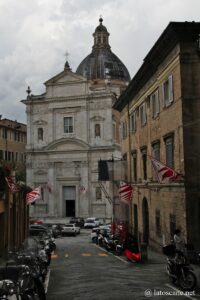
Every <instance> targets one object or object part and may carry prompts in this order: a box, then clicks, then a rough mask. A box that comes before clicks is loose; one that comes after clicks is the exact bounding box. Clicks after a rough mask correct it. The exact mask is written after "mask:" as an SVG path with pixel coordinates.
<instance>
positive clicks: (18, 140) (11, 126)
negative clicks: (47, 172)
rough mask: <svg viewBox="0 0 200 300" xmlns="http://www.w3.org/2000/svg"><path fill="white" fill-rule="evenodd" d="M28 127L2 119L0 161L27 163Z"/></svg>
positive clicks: (0, 121) (0, 118) (0, 127)
mask: <svg viewBox="0 0 200 300" xmlns="http://www.w3.org/2000/svg"><path fill="white" fill-rule="evenodd" d="M25 151H26V125H25V124H22V123H19V122H17V121H13V120H9V119H5V118H4V119H2V117H0V160H6V161H10V162H11V161H12V162H18V163H19V162H21V163H24V162H25Z"/></svg>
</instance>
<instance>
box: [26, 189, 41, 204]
mask: <svg viewBox="0 0 200 300" xmlns="http://www.w3.org/2000/svg"><path fill="white" fill-rule="evenodd" d="M37 200H42V197H41V188H40V186H39V187H37V188H35V189H34V190H32V191H31V192H30V193H27V194H26V204H31V203H34V202H35V201H37Z"/></svg>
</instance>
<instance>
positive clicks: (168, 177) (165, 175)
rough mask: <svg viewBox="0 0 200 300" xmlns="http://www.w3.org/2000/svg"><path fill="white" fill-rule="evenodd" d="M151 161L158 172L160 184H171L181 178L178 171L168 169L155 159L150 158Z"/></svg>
mask: <svg viewBox="0 0 200 300" xmlns="http://www.w3.org/2000/svg"><path fill="white" fill-rule="evenodd" d="M150 159H151V163H152V166H153V168H154V170H155V172H156V175H157V178H158V181H159V182H160V183H169V182H171V181H174V180H176V179H178V177H179V176H181V175H180V174H178V173H177V172H176V171H174V170H173V169H171V168H169V167H167V166H166V165H164V164H163V163H161V162H160V161H158V160H156V159H155V158H153V157H151V156H150Z"/></svg>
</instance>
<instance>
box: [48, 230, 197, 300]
mask: <svg viewBox="0 0 200 300" xmlns="http://www.w3.org/2000/svg"><path fill="white" fill-rule="evenodd" d="M56 241H57V250H56V252H55V255H54V256H53V259H52V264H51V273H50V279H49V285H48V293H47V300H78V299H81V300H129V299H130V300H134V299H139V300H140V299H148V298H149V299H151V298H152V297H147V296H151V295H152V293H153V294H154V295H153V298H155V299H157V300H159V299H162V300H165V299H171V300H175V299H176V300H177V299H188V298H189V299H199V298H198V297H197V295H196V296H193V295H190V296H187V297H186V296H184V295H179V296H175V295H166V294H165V295H162V296H161V295H158V294H159V293H167V292H168V293H179V291H178V290H177V287H173V286H171V285H170V283H169V280H168V278H167V275H166V274H165V261H164V260H162V259H160V260H155V259H154V258H153V259H150V260H149V262H148V263H145V264H138V263H135V264H132V263H129V262H127V261H126V260H125V259H124V258H123V257H116V256H114V255H112V254H109V253H107V252H105V251H104V250H103V249H101V248H99V247H98V246H96V245H95V244H93V243H91V241H90V231H88V230H87V231H86V230H82V232H81V234H80V235H78V236H76V237H64V238H60V239H57V240H56ZM145 291H147V292H146V294H147V295H146V296H145Z"/></svg>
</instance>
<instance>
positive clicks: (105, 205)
mask: <svg viewBox="0 0 200 300" xmlns="http://www.w3.org/2000/svg"><path fill="white" fill-rule="evenodd" d="M99 22H100V23H99V25H98V26H97V28H96V29H95V32H94V34H93V36H94V45H93V47H92V52H91V53H90V54H89V55H88V56H87V57H86V58H85V59H84V60H83V61H82V62H81V64H80V65H79V66H78V68H77V71H76V72H72V70H71V69H70V67H69V64H68V62H66V63H65V67H64V71H62V72H61V73H59V74H58V75H56V76H55V77H53V78H51V79H50V80H48V81H46V82H45V87H46V91H45V93H44V94H42V95H38V96H34V95H31V91H30V90H29V89H28V96H27V99H25V100H22V102H23V103H24V104H25V105H26V111H27V184H28V185H30V186H32V187H36V186H39V185H40V186H41V187H42V196H43V201H40V202H37V203H36V204H35V205H34V206H32V207H31V212H30V214H31V215H32V216H37V217H44V218H45V217H62V218H63V217H70V216H78V217H84V218H85V217H88V216H95V217H99V218H102V219H110V218H111V216H112V205H111V204H110V203H109V202H108V200H107V199H106V196H105V195H104V193H103V192H102V189H101V187H100V186H99V182H98V161H99V160H100V159H102V160H107V159H111V158H112V155H114V156H116V157H119V156H120V155H121V152H120V144H119V112H118V111H115V110H113V108H112V105H113V103H114V102H115V101H116V97H117V96H119V95H120V94H121V92H122V90H123V89H125V87H126V86H127V83H128V82H129V80H130V76H129V73H128V71H127V69H126V67H125V66H124V65H123V63H122V62H121V61H120V60H119V58H118V57H117V56H116V55H115V54H114V53H113V52H112V51H111V49H110V45H109V40H108V38H109V33H108V31H107V29H106V27H105V26H104V25H103V24H102V23H103V20H102V19H100V20H99ZM105 188H106V190H107V191H108V194H110V196H111V197H112V188H111V184H109V182H108V183H105Z"/></svg>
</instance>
